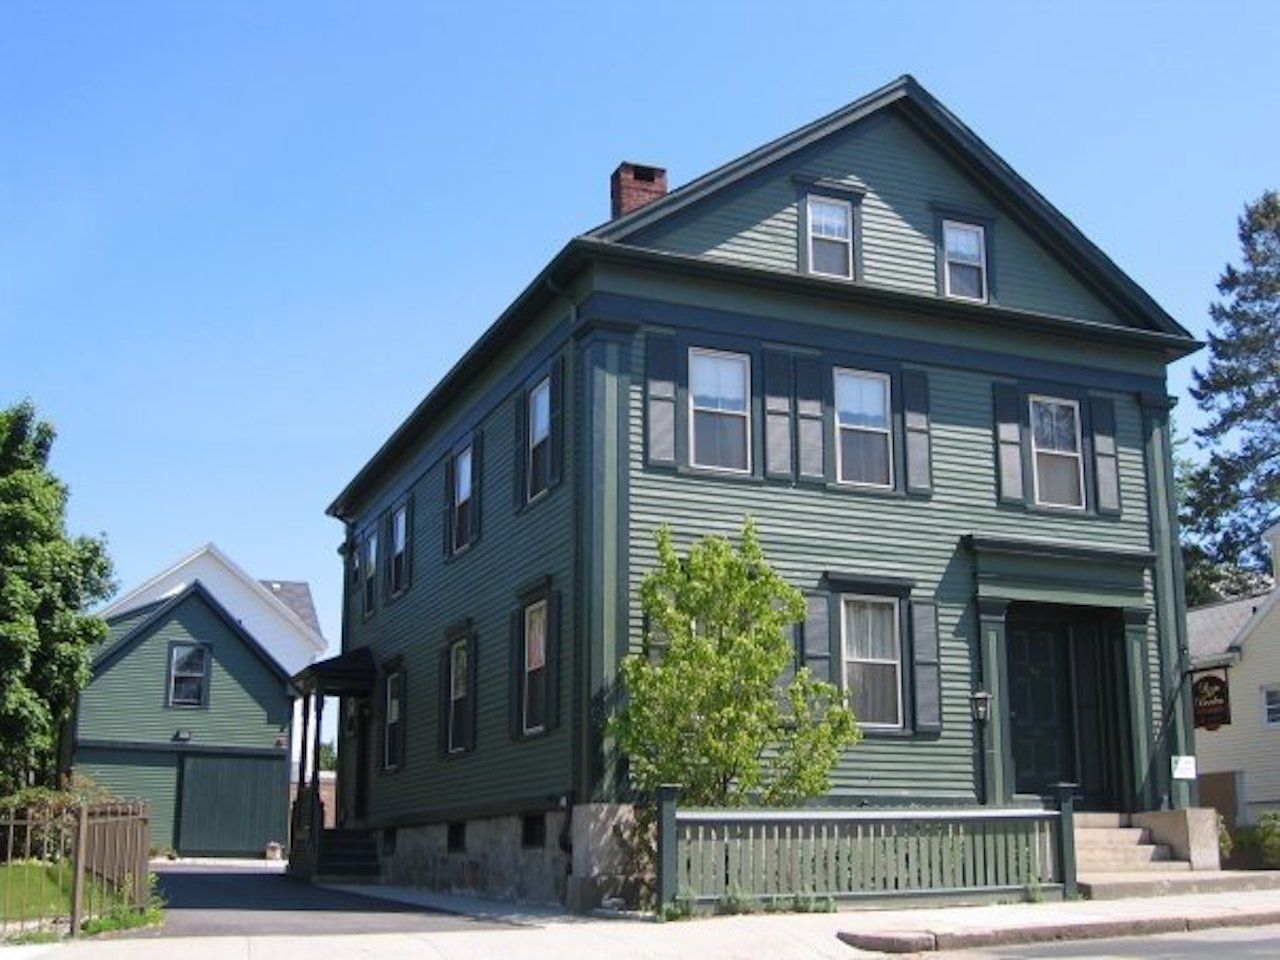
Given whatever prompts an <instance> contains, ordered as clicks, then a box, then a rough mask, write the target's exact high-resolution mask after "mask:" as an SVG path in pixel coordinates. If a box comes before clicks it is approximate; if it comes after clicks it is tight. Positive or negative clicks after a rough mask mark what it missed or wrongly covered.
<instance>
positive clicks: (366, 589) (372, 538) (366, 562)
mask: <svg viewBox="0 0 1280 960" xmlns="http://www.w3.org/2000/svg"><path fill="white" fill-rule="evenodd" d="M363 552H364V556H363V557H362V558H361V562H360V569H361V571H362V572H363V574H364V583H363V584H362V591H361V593H362V602H363V610H364V615H365V616H366V617H367V616H369V615H370V614H372V613H373V604H374V600H375V599H376V598H377V594H378V532H377V531H376V530H373V531H370V532H369V534H368V536H366V537H365V538H364V546H363Z"/></svg>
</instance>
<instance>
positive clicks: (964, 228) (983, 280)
mask: <svg viewBox="0 0 1280 960" xmlns="http://www.w3.org/2000/svg"><path fill="white" fill-rule="evenodd" d="M942 250H943V256H944V257H945V259H946V263H945V264H944V268H945V271H944V277H943V281H944V283H945V284H946V294H947V296H948V297H954V298H956V299H958V300H976V301H978V302H979V303H986V302H987V237H986V230H985V229H984V228H983V227H981V226H978V225H977V224H973V223H961V222H960V221H958V220H944V221H942Z"/></svg>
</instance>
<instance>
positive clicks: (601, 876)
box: [379, 803, 636, 911]
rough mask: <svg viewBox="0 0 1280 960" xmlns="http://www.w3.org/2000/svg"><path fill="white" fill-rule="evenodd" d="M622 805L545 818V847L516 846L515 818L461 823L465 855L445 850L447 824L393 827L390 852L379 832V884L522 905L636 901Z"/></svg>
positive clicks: (581, 906)
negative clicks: (621, 830)
mask: <svg viewBox="0 0 1280 960" xmlns="http://www.w3.org/2000/svg"><path fill="white" fill-rule="evenodd" d="M633 812H634V811H633V808H632V807H631V806H630V805H629V804H613V803H585V804H578V805H576V806H574V807H573V808H572V810H570V811H566V810H552V811H548V812H547V813H545V814H544V815H543V816H544V817H545V818H546V842H545V843H544V844H543V845H542V846H541V847H538V848H536V849H530V848H528V847H525V846H524V845H523V842H522V839H523V837H522V834H523V820H524V818H523V817H521V816H503V817H485V818H476V819H472V820H467V821H466V843H465V849H463V850H460V851H450V850H449V848H448V847H449V825H448V824H446V823H433V824H429V825H427V826H415V827H400V828H398V829H397V830H396V831H395V842H394V852H390V851H389V848H390V843H391V841H390V836H389V834H390V831H382V836H380V837H379V849H380V850H382V851H383V853H382V878H383V881H384V882H386V883H393V884H402V885H405V886H414V887H425V888H427V889H429V890H443V891H448V892H450V893H466V894H479V895H482V896H487V897H500V898H503V899H509V900H521V901H524V902H526V903H548V904H549V903H555V904H563V905H565V906H568V907H569V908H570V909H573V910H581V911H585V910H590V909H591V908H593V907H595V906H598V905H599V903H600V901H601V900H602V899H604V898H605V897H623V898H624V899H626V900H628V901H631V900H634V898H635V895H636V883H635V879H634V878H633V877H632V876H631V875H630V872H629V869H628V864H627V863H626V857H625V855H624V852H623V849H622V848H621V847H620V845H619V844H618V842H617V838H616V835H615V828H617V827H619V826H625V825H626V824H627V823H629V822H630V820H631V817H632V816H633Z"/></svg>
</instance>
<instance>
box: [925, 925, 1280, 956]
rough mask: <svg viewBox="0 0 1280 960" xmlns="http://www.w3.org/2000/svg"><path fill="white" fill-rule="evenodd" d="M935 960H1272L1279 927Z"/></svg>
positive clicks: (1278, 950) (1278, 946)
mask: <svg viewBox="0 0 1280 960" xmlns="http://www.w3.org/2000/svg"><path fill="white" fill-rule="evenodd" d="M933 956H936V957H937V958H938V960H944V958H945V960H996V958H1002V960H1003V958H1013V957H1016V958H1018V960H1022V958H1032V957H1075V958H1084V957H1088V958H1091V960H1105V958H1113V957H1114V958H1117V960H1120V958H1130V957H1132V958H1144V960H1192V958H1195V960H1202V958H1204V957H1212V958H1213V960H1263V958H1266V960H1274V958H1276V957H1280V926H1274V927H1241V928H1235V929H1223V930H1204V931H1201V932H1199V933H1166V934H1161V935H1159V936H1149V937H1125V938H1123V939H1119V940H1081V941H1077V942H1074V943H1059V944H1053V945H1045V946H1033V945H1027V946H1022V947H999V948H996V947H993V948H991V949H988V950H978V951H973V952H968V951H966V952H959V953H938V954H933Z"/></svg>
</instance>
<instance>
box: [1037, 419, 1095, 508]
mask: <svg viewBox="0 0 1280 960" xmlns="http://www.w3.org/2000/svg"><path fill="white" fill-rule="evenodd" d="M1030 403H1031V453H1032V459H1033V461H1034V467H1033V471H1032V472H1033V474H1034V480H1035V499H1036V503H1038V504H1043V505H1046V506H1052V507H1071V508H1076V509H1080V508H1083V507H1084V505H1085V504H1084V456H1083V453H1082V452H1081V441H1080V436H1081V434H1080V404H1079V403H1078V402H1077V401H1075V400H1063V399H1060V398H1057V397H1040V396H1035V395H1032V396H1031V398H1030Z"/></svg>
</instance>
